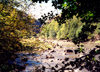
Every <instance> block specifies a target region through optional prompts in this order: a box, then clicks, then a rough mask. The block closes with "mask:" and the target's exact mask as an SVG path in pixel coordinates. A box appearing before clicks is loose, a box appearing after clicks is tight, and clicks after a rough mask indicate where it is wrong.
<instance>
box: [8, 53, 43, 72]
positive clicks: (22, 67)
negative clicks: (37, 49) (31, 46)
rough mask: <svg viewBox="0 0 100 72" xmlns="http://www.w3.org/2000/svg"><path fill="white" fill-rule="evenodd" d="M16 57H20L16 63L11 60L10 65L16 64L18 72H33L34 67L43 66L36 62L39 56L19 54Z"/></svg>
mask: <svg viewBox="0 0 100 72" xmlns="http://www.w3.org/2000/svg"><path fill="white" fill-rule="evenodd" d="M16 55H17V56H18V57H17V58H16V59H15V61H11V60H9V63H10V64H16V66H17V71H18V72H32V71H33V69H34V66H36V65H40V64H41V63H39V62H36V61H34V58H35V57H37V56H39V55H37V54H34V53H31V54H25V53H18V54H16Z"/></svg>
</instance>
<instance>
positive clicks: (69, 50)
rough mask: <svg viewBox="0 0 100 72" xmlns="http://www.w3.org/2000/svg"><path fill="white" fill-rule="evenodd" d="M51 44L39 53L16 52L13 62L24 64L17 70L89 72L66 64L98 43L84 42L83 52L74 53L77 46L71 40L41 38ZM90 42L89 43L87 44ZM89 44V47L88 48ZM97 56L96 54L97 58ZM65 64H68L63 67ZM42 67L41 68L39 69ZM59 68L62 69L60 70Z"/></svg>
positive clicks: (22, 71)
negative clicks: (21, 68)
mask: <svg viewBox="0 0 100 72" xmlns="http://www.w3.org/2000/svg"><path fill="white" fill-rule="evenodd" d="M41 41H44V42H47V43H49V44H51V45H53V48H48V50H44V51H42V52H41V53H40V54H39V55H38V54H35V53H18V54H17V56H18V58H16V60H15V62H16V64H17V65H19V66H22V67H23V66H24V67H25V68H24V69H23V70H21V71H20V70H19V72H91V71H88V70H87V69H85V68H84V69H82V70H79V67H78V68H75V67H73V66H72V65H68V63H69V62H74V61H76V59H80V58H81V57H83V56H84V55H85V53H87V54H88V53H89V51H90V50H92V49H93V48H95V46H96V45H100V43H97V44H94V43H89V42H88V43H84V47H85V48H84V50H85V53H77V54H76V53H75V50H76V49H77V48H78V47H77V46H75V45H74V44H73V43H72V42H67V41H66V40H63V41H57V40H41ZM88 44H90V45H88ZM90 46H91V48H90ZM98 57H99V56H97V58H98ZM65 65H68V66H66V68H64V67H65ZM41 69H42V70H41ZM61 69H63V70H62V71H61ZM17 71H18V70H17Z"/></svg>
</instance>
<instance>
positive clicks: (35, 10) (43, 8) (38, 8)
mask: <svg viewBox="0 0 100 72" xmlns="http://www.w3.org/2000/svg"><path fill="white" fill-rule="evenodd" d="M19 1H20V0H19ZM21 1H23V0H21ZM29 3H31V2H27V4H29ZM21 4H23V5H24V3H21ZM19 9H20V10H21V9H22V8H19ZM50 11H53V13H54V14H56V13H58V14H60V13H61V10H58V9H55V8H54V7H53V6H52V2H51V0H50V1H48V3H45V2H42V3H39V2H37V3H33V5H30V6H29V9H28V10H27V11H26V13H27V14H29V15H32V17H34V18H35V19H38V18H41V15H44V13H45V14H47V13H48V12H50Z"/></svg>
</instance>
